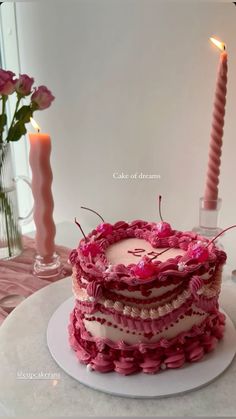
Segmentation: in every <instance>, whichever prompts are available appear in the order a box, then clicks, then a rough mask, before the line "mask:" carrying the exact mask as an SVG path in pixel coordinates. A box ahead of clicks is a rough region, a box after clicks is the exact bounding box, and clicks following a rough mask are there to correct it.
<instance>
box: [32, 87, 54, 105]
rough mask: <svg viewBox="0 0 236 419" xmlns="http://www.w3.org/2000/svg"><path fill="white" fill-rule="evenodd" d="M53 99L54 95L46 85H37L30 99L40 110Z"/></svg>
mask: <svg viewBox="0 0 236 419" xmlns="http://www.w3.org/2000/svg"><path fill="white" fill-rule="evenodd" d="M54 99H55V97H54V96H53V95H52V93H51V92H50V90H48V88H47V87H46V86H39V87H38V88H37V89H35V91H34V93H33V94H32V96H31V101H32V102H33V104H35V105H36V106H37V109H40V110H42V109H46V108H49V106H50V105H51V103H52V101H53V100H54Z"/></svg>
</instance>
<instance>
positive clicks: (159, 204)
mask: <svg viewBox="0 0 236 419" xmlns="http://www.w3.org/2000/svg"><path fill="white" fill-rule="evenodd" d="M161 199H162V196H161V195H159V202H158V208H159V215H160V219H161V221H162V222H163V218H162V215H161Z"/></svg>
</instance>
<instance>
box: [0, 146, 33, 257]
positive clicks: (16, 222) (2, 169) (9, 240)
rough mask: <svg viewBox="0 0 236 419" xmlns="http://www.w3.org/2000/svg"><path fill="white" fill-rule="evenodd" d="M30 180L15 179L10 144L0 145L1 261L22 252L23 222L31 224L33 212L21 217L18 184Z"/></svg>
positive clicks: (20, 177)
mask: <svg viewBox="0 0 236 419" xmlns="http://www.w3.org/2000/svg"><path fill="white" fill-rule="evenodd" d="M18 180H23V181H25V182H26V183H27V184H28V185H29V186H30V182H29V180H28V179H27V178H26V177H24V176H19V177H17V178H14V173H13V164H12V154H11V147H10V144H0V260H1V259H11V258H14V257H16V256H18V255H19V254H20V253H21V252H22V241H21V226H20V224H21V222H29V221H30V219H31V215H32V211H30V213H29V214H28V215H27V216H26V217H19V212H18V201H17V190H16V182H17V181H18Z"/></svg>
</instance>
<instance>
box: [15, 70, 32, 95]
mask: <svg viewBox="0 0 236 419" xmlns="http://www.w3.org/2000/svg"><path fill="white" fill-rule="evenodd" d="M33 83H34V79H33V78H32V77H29V76H27V74H20V76H19V79H17V80H16V85H15V90H16V92H17V93H18V94H19V95H22V96H27V95H29V94H30V93H31V89H32V86H33Z"/></svg>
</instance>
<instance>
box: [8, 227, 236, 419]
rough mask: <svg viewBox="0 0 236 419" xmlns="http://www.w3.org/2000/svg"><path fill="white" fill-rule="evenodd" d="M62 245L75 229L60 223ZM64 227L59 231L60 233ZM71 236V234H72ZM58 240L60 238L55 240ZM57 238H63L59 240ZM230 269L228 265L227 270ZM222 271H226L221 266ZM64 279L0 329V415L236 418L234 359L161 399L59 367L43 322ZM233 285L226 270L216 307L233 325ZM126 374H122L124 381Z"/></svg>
mask: <svg viewBox="0 0 236 419" xmlns="http://www.w3.org/2000/svg"><path fill="white" fill-rule="evenodd" d="M61 227H62V228H61V229H60V230H61V234H67V235H68V237H67V238H66V237H64V241H63V244H64V245H67V246H73V243H72V241H73V240H76V237H78V233H76V234H75V233H74V231H73V229H72V228H71V233H72V234H70V227H69V226H68V225H66V223H65V224H64V225H62V226H61ZM63 230H64V233H63ZM73 234H74V237H72V236H73ZM58 242H59V241H58ZM61 242H62V240H61ZM229 271H230V269H229ZM226 272H227V270H226ZM71 294H72V293H71V281H70V279H69V278H65V279H63V280H61V281H59V282H56V283H53V284H51V285H49V286H47V287H45V288H43V289H41V290H39V291H37V292H36V293H35V294H33V295H32V296H31V297H29V298H27V299H26V300H25V301H24V302H23V303H22V304H20V305H19V306H18V307H17V308H16V309H15V310H14V311H13V312H12V313H11V314H10V315H9V316H8V318H7V320H5V321H4V323H3V324H2V326H1V327H0V359H1V367H0V414H1V412H5V414H8V415H32V416H34V415H36V414H37V415H38V414H41V415H45V416H57V415H58V416H95V417H96V416H109V415H111V414H112V416H143V417H145V416H204V415H206V416H235V413H236V398H235V387H236V359H234V361H233V363H232V364H231V366H230V367H229V368H228V369H227V371H226V372H225V373H224V374H223V375H222V376H220V377H219V378H218V379H217V380H216V381H214V382H213V383H211V384H210V385H208V386H206V387H204V388H202V389H199V390H196V391H193V392H191V393H188V394H185V395H182V396H175V397H171V398H168V399H167V398H162V399H149V400H148V399H147V400H143V399H142V400H141V399H127V398H122V397H115V396H110V395H107V394H103V393H101V392H98V391H95V390H91V389H89V388H87V387H85V386H84V385H82V384H80V383H78V382H77V381H75V380H74V379H73V378H71V377H70V376H68V375H67V374H66V373H65V372H64V371H62V370H61V369H60V368H59V366H58V365H57V364H56V363H55V361H54V360H53V359H52V357H51V355H50V353H49V350H48V348H47V343H46V329H47V324H48V321H49V319H50V317H51V315H52V313H53V312H54V311H55V310H56V308H57V307H58V306H59V305H60V304H61V303H62V302H63V301H64V300H66V299H67V298H69V297H70V296H71ZM235 301H236V283H234V282H232V281H231V279H230V276H229V275H227V274H225V276H224V280H223V286H222V293H221V306H222V307H223V308H224V309H225V311H226V312H227V313H228V314H229V315H230V317H231V319H232V320H233V321H234V324H236V304H235ZM20 373H28V374H33V373H37V374H38V373H42V374H48V373H50V374H59V377H57V378H58V379H57V380H52V379H48V380H46V379H38V380H36V379H32V380H31V379H27V380H20V379H17V374H20ZM128 379H129V378H128V377H127V380H128Z"/></svg>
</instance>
